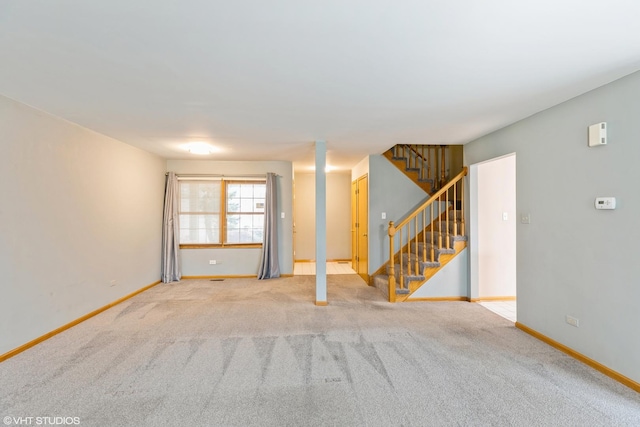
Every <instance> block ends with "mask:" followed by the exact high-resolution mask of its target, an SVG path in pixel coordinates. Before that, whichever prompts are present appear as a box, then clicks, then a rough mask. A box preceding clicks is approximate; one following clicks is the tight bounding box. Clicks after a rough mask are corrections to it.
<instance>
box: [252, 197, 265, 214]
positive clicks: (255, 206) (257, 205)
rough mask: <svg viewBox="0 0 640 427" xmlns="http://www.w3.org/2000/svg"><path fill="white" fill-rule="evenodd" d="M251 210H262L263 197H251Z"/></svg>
mask: <svg viewBox="0 0 640 427" xmlns="http://www.w3.org/2000/svg"><path fill="white" fill-rule="evenodd" d="M253 200H254V203H253V211H252V212H264V199H253Z"/></svg>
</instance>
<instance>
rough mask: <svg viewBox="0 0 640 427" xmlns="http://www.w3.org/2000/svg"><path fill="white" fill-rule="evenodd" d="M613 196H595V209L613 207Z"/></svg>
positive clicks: (614, 203) (614, 204)
mask: <svg viewBox="0 0 640 427" xmlns="http://www.w3.org/2000/svg"><path fill="white" fill-rule="evenodd" d="M615 208H616V198H615V197H596V209H615Z"/></svg>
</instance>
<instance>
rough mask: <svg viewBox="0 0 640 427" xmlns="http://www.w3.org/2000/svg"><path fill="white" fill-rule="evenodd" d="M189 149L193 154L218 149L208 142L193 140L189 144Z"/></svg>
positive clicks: (208, 152)
mask: <svg viewBox="0 0 640 427" xmlns="http://www.w3.org/2000/svg"><path fill="white" fill-rule="evenodd" d="M187 151H188V152H190V153H191V154H199V155H206V154H211V153H213V152H215V151H216V149H215V148H214V147H212V146H211V145H209V144H207V143H206V142H191V143H189V144H187Z"/></svg>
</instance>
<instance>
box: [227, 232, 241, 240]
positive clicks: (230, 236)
mask: <svg viewBox="0 0 640 427" xmlns="http://www.w3.org/2000/svg"><path fill="white" fill-rule="evenodd" d="M227 243H240V229H239V228H234V229H228V228H227Z"/></svg>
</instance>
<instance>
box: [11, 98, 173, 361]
mask: <svg viewBox="0 0 640 427" xmlns="http://www.w3.org/2000/svg"><path fill="white" fill-rule="evenodd" d="M164 172H165V163H164V161H163V160H161V159H160V158H159V157H156V156H154V155H151V154H149V153H146V152H144V151H141V150H139V149H136V148H133V147H131V146H129V145H126V144H123V143H121V142H118V141H116V140H113V139H111V138H107V137H105V136H103V135H100V134H97V133H95V132H93V131H90V130H88V129H85V128H82V127H80V126H77V125H74V124H72V123H69V122H67V121H64V120H61V119H58V118H56V117H53V116H51V115H48V114H46V113H43V112H41V111H38V110H35V109H32V108H30V107H28V106H26V105H23V104H20V103H17V102H15V101H12V100H10V99H8V98H5V97H2V96H0V199H1V200H2V203H1V204H0V277H2V285H1V286H2V298H1V299H0V354H3V353H6V352H7V351H9V350H12V349H14V348H16V347H19V346H20V345H22V344H25V343H27V342H29V341H31V340H33V339H35V338H37V337H39V336H42V335H43V334H45V333H48V332H50V331H52V330H54V329H56V328H58V327H60V326H62V325H64V324H66V323H69V322H71V321H73V320H75V319H77V318H79V317H81V316H83V315H85V314H87V313H89V312H91V311H93V310H95V309H97V308H99V307H102V306H104V305H106V304H108V303H110V302H112V301H114V300H117V299H118V298H120V297H122V296H125V295H127V294H129V293H131V292H133V291H136V290H138V289H140V288H142V287H143V286H146V285H149V284H151V283H154V282H156V281H157V280H159V278H160V250H161V248H160V246H161V232H162V206H163V193H164ZM112 281H114V282H113V286H111V285H112Z"/></svg>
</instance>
